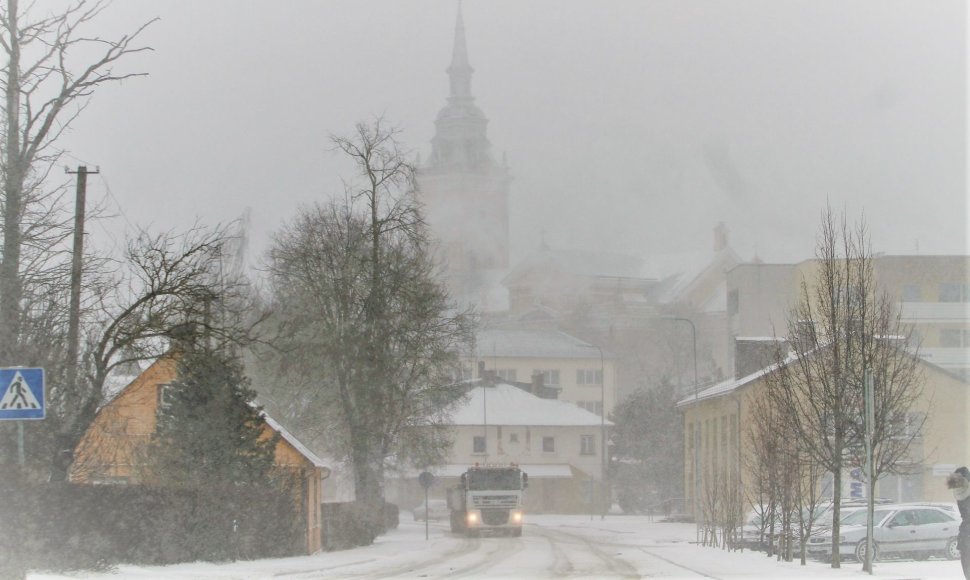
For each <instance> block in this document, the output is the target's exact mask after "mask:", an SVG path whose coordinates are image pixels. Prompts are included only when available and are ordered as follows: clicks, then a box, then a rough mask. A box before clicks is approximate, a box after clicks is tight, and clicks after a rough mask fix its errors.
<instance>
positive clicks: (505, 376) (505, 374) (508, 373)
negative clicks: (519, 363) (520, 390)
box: [495, 369, 515, 383]
mask: <svg viewBox="0 0 970 580" xmlns="http://www.w3.org/2000/svg"><path fill="white" fill-rule="evenodd" d="M495 374H496V375H498V378H500V379H502V380H503V381H506V382H509V383H514V382H515V369H497V370H496V371H495Z"/></svg>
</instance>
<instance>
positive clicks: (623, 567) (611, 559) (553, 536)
mask: <svg viewBox="0 0 970 580" xmlns="http://www.w3.org/2000/svg"><path fill="white" fill-rule="evenodd" d="M539 530H540V533H542V534H544V535H547V536H548V537H549V538H550V541H551V542H552V543H553V544H554V549H555V550H557V551H558V552H559V553H561V554H563V556H565V558H566V560H567V561H568V566H569V568H568V571H566V572H565V575H571V574H574V573H576V568H577V565H576V562H575V561H574V560H575V558H573V557H570V555H569V554H568V552H566V551H565V550H563V549H562V548H561V547H560V546H559V544H567V545H570V544H571V545H576V544H578V545H580V546H582V547H584V548H585V549H586V551H587V552H589V553H590V554H592V555H593V556H594V557H595V558H596V559H597V560H599V561H600V562H602V563H603V565H604V566H605V567H606V569H607V570H608V571H609V575H611V576H618V577H622V578H640V573H639V572H638V571H637V568H636V566H634V565H633V564H631V563H629V562H627V561H626V560H623V559H622V558H618V557H616V556H615V555H613V554H608V553H607V552H605V551H604V550H603V549H602V548H601V544H597V543H596V542H594V541H593V540H590V539H589V538H585V537H583V536H579V535H576V534H571V533H569V532H564V531H562V530H555V529H552V528H539ZM564 540H565V541H564ZM554 572H555V571H554ZM590 573H592V574H595V575H597V576H605V575H606V574H603V572H602V570H599V569H596V570H593V571H591V572H590ZM583 574H584V575H586V573H583ZM557 575H559V574H557Z"/></svg>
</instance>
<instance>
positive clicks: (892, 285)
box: [726, 255, 970, 378]
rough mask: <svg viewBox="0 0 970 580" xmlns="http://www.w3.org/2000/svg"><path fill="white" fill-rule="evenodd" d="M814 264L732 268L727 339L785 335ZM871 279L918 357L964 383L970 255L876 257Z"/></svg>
mask: <svg viewBox="0 0 970 580" xmlns="http://www.w3.org/2000/svg"><path fill="white" fill-rule="evenodd" d="M817 265H818V261H817V260H814V259H813V260H805V261H802V262H799V263H797V264H763V263H744V264H739V265H737V266H735V267H734V268H732V269H731V270H730V271H729V272H728V273H727V286H726V289H727V324H728V335H729V340H730V341H732V342H733V341H735V340H736V339H737V338H739V337H740V338H746V337H772V336H786V335H787V334H788V328H787V324H788V322H787V320H788V312H789V310H790V309H791V308H792V306H794V305H795V303H796V302H797V299H798V295H799V288H800V286H801V283H802V281H807V282H809V283H811V282H812V280H813V279H814V277H815V275H816V268H817ZM873 275H874V278H875V281H876V284H877V285H878V288H879V290H881V291H884V292H887V293H888V294H889V296H890V297H891V298H892V299H893V300H894V301H895V302H896V304H897V306H898V308H899V312H900V321H901V322H902V323H903V325H904V327H905V328H906V329H907V330H911V331H912V336H911V343H912V345H913V346H915V345H917V344H918V345H919V346H920V356H921V357H923V358H924V359H926V360H927V361H930V362H932V363H934V364H935V365H937V366H939V367H941V368H943V369H946V370H948V371H951V372H954V373H957V374H959V375H961V376H963V377H966V378H970V256H885V255H877V256H875V257H874V258H873Z"/></svg>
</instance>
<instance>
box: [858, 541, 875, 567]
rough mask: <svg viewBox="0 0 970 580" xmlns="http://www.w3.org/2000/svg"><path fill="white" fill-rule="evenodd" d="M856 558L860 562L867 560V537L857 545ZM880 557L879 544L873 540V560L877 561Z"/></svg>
mask: <svg viewBox="0 0 970 580" xmlns="http://www.w3.org/2000/svg"><path fill="white" fill-rule="evenodd" d="M855 559H856V560H858V561H860V562H865V561H866V539H865V538H863V539H861V540H859V543H858V544H856V546H855ZM878 559H879V545H878V544H876V543H875V542H873V544H872V561H873V562H875V561H876V560H878Z"/></svg>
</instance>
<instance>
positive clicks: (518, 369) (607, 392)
mask: <svg viewBox="0 0 970 580" xmlns="http://www.w3.org/2000/svg"><path fill="white" fill-rule="evenodd" d="M594 350H595V349H594ZM478 361H481V362H484V363H485V370H487V371H496V372H497V373H498V376H499V378H501V379H503V380H507V381H516V382H520V383H529V382H531V381H532V374H533V372H535V371H537V370H546V371H552V370H557V371H559V383H558V384H555V383H550V382H548V381H546V382H545V383H544V385H545V386H547V387H559V388H560V389H561V390H560V391H559V397H558V398H559V400H560V401H567V402H569V403H574V404H580V403H582V405H580V406H583V407H584V408H585V409H586V410H588V411H592V412H595V413H597V414H599V412H598V409H599V408H600V407H601V406H603V405H604V404H605V407H606V409H607V416H609V414H610V413H612V412H613V409H614V406H615V405H616V372H615V368H614V361H613V360H611V359H604V360H603V366H602V371H603V373H602V374H603V385H602V389H601V386H600V385H599V384H593V385H589V384H586V385H580V384H578V382H577V378H578V377H577V371H580V370H582V371H584V376H585V374H586V372H585V371H594V373H595V372H596V371H599V370H601V367H600V359H599V357H595V358H568V359H566V358H538V357H491V356H482V357H479V358H478V359H470V360H469V361H468V362H467V363H466V368H469V369H477V367H478V364H477V363H478ZM510 370H514V371H515V377H514V378H510V375H509V371H510ZM473 372H474V371H473ZM594 376H595V375H594ZM601 390H602V392H601Z"/></svg>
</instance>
